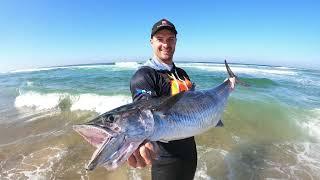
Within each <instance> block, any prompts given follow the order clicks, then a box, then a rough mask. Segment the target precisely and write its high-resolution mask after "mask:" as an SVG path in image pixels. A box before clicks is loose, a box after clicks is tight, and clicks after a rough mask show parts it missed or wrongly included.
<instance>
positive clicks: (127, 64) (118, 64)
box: [115, 62, 140, 69]
mask: <svg viewBox="0 0 320 180" xmlns="http://www.w3.org/2000/svg"><path fill="white" fill-rule="evenodd" d="M115 66H116V67H120V68H134V69H136V68H138V67H139V66H140V64H138V63H137V62H116V63H115Z"/></svg>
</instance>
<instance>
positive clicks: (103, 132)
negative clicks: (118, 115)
mask: <svg viewBox="0 0 320 180" xmlns="http://www.w3.org/2000/svg"><path fill="white" fill-rule="evenodd" d="M73 129H74V130H75V131H76V132H78V133H79V134H80V135H81V136H82V137H83V138H84V139H85V140H86V141H88V142H89V143H90V144H91V145H93V146H95V147H96V148H97V149H96V150H95V151H94V153H93V154H92V157H91V160H90V161H89V163H88V164H87V165H86V167H85V168H86V169H87V170H93V169H95V168H96V167H97V166H104V167H105V168H106V169H108V170H113V169H116V168H117V167H119V166H120V165H121V164H123V163H124V162H125V161H126V160H127V159H128V158H129V156H130V155H131V154H132V152H133V151H134V150H135V149H136V148H137V147H138V146H139V144H140V143H141V142H134V141H127V140H126V136H125V135H124V134H123V133H120V134H119V133H115V132H113V131H112V130H110V129H107V128H102V127H99V126H95V125H74V126H73Z"/></svg>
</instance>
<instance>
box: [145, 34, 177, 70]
mask: <svg viewBox="0 0 320 180" xmlns="http://www.w3.org/2000/svg"><path fill="white" fill-rule="evenodd" d="M176 41H177V39H176V36H175V34H174V33H173V32H171V31H169V30H167V29H163V30H160V31H158V32H157V33H156V34H155V35H153V37H152V38H151V40H150V42H151V46H152V49H153V54H154V55H156V56H157V58H159V59H160V60H161V61H162V62H164V63H166V64H171V63H172V57H173V54H174V51H175V48H176Z"/></svg>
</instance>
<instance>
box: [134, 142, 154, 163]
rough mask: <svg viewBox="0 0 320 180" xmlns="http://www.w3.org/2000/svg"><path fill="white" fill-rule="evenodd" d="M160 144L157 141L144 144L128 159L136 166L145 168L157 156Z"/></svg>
mask: <svg viewBox="0 0 320 180" xmlns="http://www.w3.org/2000/svg"><path fill="white" fill-rule="evenodd" d="M158 152H159V146H158V144H157V143H156V142H146V143H144V144H142V145H141V146H140V147H139V148H138V149H137V150H136V151H135V152H134V153H133V154H132V155H131V156H130V157H129V159H128V164H129V165H130V166H131V167H134V168H143V167H146V166H147V165H151V164H152V159H155V158H156V157H157V154H158Z"/></svg>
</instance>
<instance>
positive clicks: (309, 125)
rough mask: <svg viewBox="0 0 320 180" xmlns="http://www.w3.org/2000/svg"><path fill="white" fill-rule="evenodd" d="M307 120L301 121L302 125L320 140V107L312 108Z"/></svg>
mask: <svg viewBox="0 0 320 180" xmlns="http://www.w3.org/2000/svg"><path fill="white" fill-rule="evenodd" d="M306 119H307V120H305V121H299V122H298V123H300V125H301V127H302V128H304V129H306V130H307V132H308V134H309V135H310V136H311V137H313V138H315V139H317V140H318V141H320V131H319V129H320V109H313V110H310V113H309V114H308V115H307V117H306Z"/></svg>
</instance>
